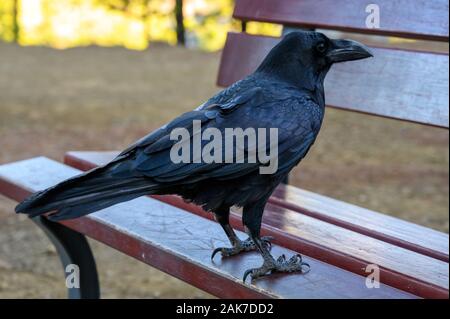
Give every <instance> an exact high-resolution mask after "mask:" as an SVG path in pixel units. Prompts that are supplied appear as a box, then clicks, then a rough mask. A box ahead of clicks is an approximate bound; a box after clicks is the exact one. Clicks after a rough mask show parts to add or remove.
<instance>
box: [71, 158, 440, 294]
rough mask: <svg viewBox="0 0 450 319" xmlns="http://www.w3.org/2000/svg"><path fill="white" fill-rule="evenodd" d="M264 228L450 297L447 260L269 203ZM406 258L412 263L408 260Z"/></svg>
mask: <svg viewBox="0 0 450 319" xmlns="http://www.w3.org/2000/svg"><path fill="white" fill-rule="evenodd" d="M115 154H117V153H114V152H107V153H105V154H104V156H103V158H102V156H101V152H98V153H95V152H70V153H68V155H67V156H66V159H65V161H66V163H68V164H69V165H73V166H75V167H78V168H80V169H83V170H86V169H90V168H92V167H94V166H97V165H101V164H104V163H106V162H108V161H109V160H110V159H111V158H112V157H114V155H115ZM157 198H159V199H161V200H163V201H165V202H167V203H170V204H172V205H175V206H177V207H181V208H183V209H186V210H189V211H191V212H193V213H195V214H198V215H201V216H204V217H207V218H211V217H212V216H211V214H208V213H206V212H204V211H202V210H201V209H200V208H199V207H197V206H194V205H191V204H186V203H184V202H183V201H182V200H181V199H180V198H178V197H176V196H158V197H157ZM231 220H232V225H233V227H235V228H238V229H242V225H241V222H240V216H239V215H238V214H236V213H233V214H232V218H231ZM405 223H406V222H405ZM263 231H265V232H266V233H270V234H271V235H274V236H275V237H276V240H275V242H277V243H279V244H281V245H283V246H285V247H289V248H290V249H294V250H300V251H302V252H304V253H306V254H310V255H312V256H314V257H315V258H318V259H321V260H325V261H327V262H329V263H332V264H334V265H337V266H339V267H342V268H345V269H347V270H350V271H353V272H355V273H359V274H364V269H365V266H367V264H369V263H376V264H378V265H380V266H381V267H382V276H381V278H382V280H384V282H385V283H388V284H389V285H392V286H395V287H397V288H400V289H410V290H409V291H413V292H414V293H416V294H419V295H421V296H425V297H430V296H441V297H442V296H446V295H447V296H448V263H446V262H442V261H439V260H436V259H434V258H430V257H428V256H424V255H421V254H418V253H415V252H412V251H408V250H406V249H403V248H400V247H397V246H394V245H391V244H387V243H383V242H382V241H380V240H377V239H374V238H370V237H367V236H363V235H361V234H358V233H355V232H353V231H349V230H346V229H344V228H341V227H338V226H335V225H330V224H328V223H325V222H323V221H320V220H317V219H315V218H311V217H308V216H304V215H301V214H298V213H297V212H295V211H292V210H288V209H282V208H281V207H277V206H274V205H268V207H267V209H266V212H265V214H264V220H263ZM405 260H409V262H407V263H405ZM419 265H420V266H419ZM439 287H440V288H439Z"/></svg>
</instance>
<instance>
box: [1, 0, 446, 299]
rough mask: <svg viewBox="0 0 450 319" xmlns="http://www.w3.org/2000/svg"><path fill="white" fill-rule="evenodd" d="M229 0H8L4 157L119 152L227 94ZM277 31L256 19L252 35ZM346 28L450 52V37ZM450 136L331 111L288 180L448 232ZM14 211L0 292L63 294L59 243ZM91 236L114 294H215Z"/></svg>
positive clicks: (4, 231) (9, 210)
mask: <svg viewBox="0 0 450 319" xmlns="http://www.w3.org/2000/svg"><path fill="white" fill-rule="evenodd" d="M233 3H234V1H233V0H184V1H181V0H0V150H1V152H0V164H3V163H7V162H10V161H15V160H21V159H25V158H30V157H34V156H41V155H42V156H47V157H50V158H53V159H55V160H58V161H60V160H62V158H63V155H64V153H65V152H66V151H69V150H120V149H123V148H125V147H126V146H127V145H129V144H130V143H132V142H133V141H135V140H136V139H138V138H140V137H141V136H143V135H145V134H147V133H149V132H150V131H152V130H154V129H156V128H158V127H160V126H161V125H162V124H164V123H165V122H166V121H169V120H170V119H172V118H173V117H175V116H177V115H178V114H180V113H182V112H186V111H189V110H192V109H193V108H195V107H196V106H198V105H200V104H201V103H202V102H203V101H205V100H206V99H207V98H209V97H210V96H211V95H213V94H214V93H215V92H217V91H218V90H219V88H217V87H216V85H215V79H216V74H217V69H218V65H219V59H220V49H221V48H222V46H223V44H224V41H225V39H226V33H227V32H228V31H232V30H239V28H240V24H239V22H236V21H233V20H232V18H231V14H232V10H233ZM181 13H182V14H181ZM281 30H282V28H281V26H279V25H272V24H262V23H249V24H248V25H247V31H248V32H249V33H259V34H269V35H280V34H281ZM332 36H336V34H334V35H333V34H332ZM337 36H342V35H337ZM346 36H351V37H353V38H355V39H357V40H360V41H363V42H365V43H370V41H376V44H377V45H383V46H389V45H390V44H392V43H395V44H396V46H399V44H401V45H403V46H408V47H413V48H417V49H420V48H423V46H427V49H428V50H434V51H438V52H448V45H446V44H445V43H444V44H443V43H421V42H419V41H413V40H406V41H405V40H400V39H394V38H380V37H378V38H376V39H375V40H374V39H372V38H374V37H371V39H370V40H369V39H368V38H364V37H361V36H358V35H346ZM372 43H373V42H372ZM349 89H351V88H349ZM448 143H449V135H448V130H445V129H440V128H434V127H426V126H423V125H418V124H411V123H404V122H399V121H395V120H387V119H383V118H377V117H370V116H365V115H361V114H356V113H350V112H344V111H337V110H333V109H328V110H327V114H326V116H325V120H324V124H323V129H322V131H321V133H320V135H319V138H318V141H317V143H316V144H315V145H314V147H313V148H312V150H311V152H310V154H309V155H308V157H307V158H306V159H305V160H303V161H302V163H301V164H300V165H299V167H297V168H296V169H295V170H294V171H293V173H292V174H291V183H292V184H293V185H295V186H298V187H302V188H305V189H308V190H312V191H315V192H318V193H320V194H323V195H327V196H331V197H333V198H337V199H340V200H344V201H347V202H351V203H354V204H357V205H360V206H363V207H366V208H369V209H373V210H376V211H381V212H383V213H386V214H390V215H393V216H396V217H399V218H402V219H406V220H409V221H412V222H415V223H418V224H421V225H424V226H427V227H432V228H434V229H437V230H440V231H444V232H448V230H449V216H448V214H449V210H448V206H449V168H448V165H449V153H448ZM14 206H15V203H14V202H13V201H11V200H8V199H7V198H6V197H3V196H0V298H11V297H17V298H36V297H40V298H47V297H58V298H59V297H61V298H64V297H65V289H64V285H63V281H62V271H61V266H60V264H59V261H58V259H57V255H56V252H55V250H54V248H53V246H52V245H51V244H50V242H49V241H48V239H47V238H46V237H45V236H44V235H43V234H42V232H41V231H40V230H39V229H38V228H37V227H36V226H35V225H34V224H32V223H31V222H30V221H29V220H28V219H27V218H26V217H25V216H17V215H15V214H13V210H14ZM91 244H92V246H93V250H94V254H95V255H96V260H97V263H98V268H99V273H100V280H101V283H102V295H103V296H104V297H109V298H114V297H136V298H162V297H184V298H200V297H210V296H208V295H207V294H205V293H203V292H201V291H199V290H197V289H195V288H193V287H190V286H188V285H186V284H184V283H182V282H180V281H178V280H177V279H175V278H172V277H170V276H167V275H165V274H164V273H162V272H160V271H157V270H155V269H153V268H151V267H148V266H146V265H144V264H141V263H140V262H137V261H135V260H133V259H131V258H129V257H127V256H124V255H122V254H121V253H119V252H117V251H114V250H112V249H110V248H108V247H106V246H104V245H102V244H100V243H97V242H94V241H91Z"/></svg>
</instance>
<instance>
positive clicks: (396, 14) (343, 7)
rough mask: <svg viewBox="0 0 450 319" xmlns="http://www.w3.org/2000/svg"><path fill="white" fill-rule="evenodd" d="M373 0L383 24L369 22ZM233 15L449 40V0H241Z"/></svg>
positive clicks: (321, 27) (297, 25) (310, 26)
mask: <svg viewBox="0 0 450 319" xmlns="http://www.w3.org/2000/svg"><path fill="white" fill-rule="evenodd" d="M369 3H375V4H376V5H378V7H379V11H380V17H381V19H380V20H381V21H380V27H379V28H373V29H369V28H367V26H366V18H367V16H368V15H369V13H367V12H366V7H367V5H368V4H369ZM233 17H234V18H236V19H239V20H243V21H261V22H271V23H278V24H287V25H292V26H296V27H301V28H320V29H332V30H340V31H349V32H358V33H367V34H378V35H385V36H398V37H406V38H415V39H425V40H437V41H448V0H433V1H425V0H396V1H392V0H377V1H375V2H370V1H366V0H347V1H335V0H320V1H317V0H301V1H299V0H283V1H274V0H237V1H236V4H235V9H234V13H233Z"/></svg>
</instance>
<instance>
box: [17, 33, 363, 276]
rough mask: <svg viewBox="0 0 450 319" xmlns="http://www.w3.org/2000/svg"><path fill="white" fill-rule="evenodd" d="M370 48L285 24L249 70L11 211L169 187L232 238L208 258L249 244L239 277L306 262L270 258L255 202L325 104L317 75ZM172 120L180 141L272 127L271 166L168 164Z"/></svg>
mask: <svg viewBox="0 0 450 319" xmlns="http://www.w3.org/2000/svg"><path fill="white" fill-rule="evenodd" d="M370 56H372V54H371V53H370V51H369V50H368V49H367V48H366V47H365V46H364V45H362V44H360V43H358V42H356V41H352V40H332V39H329V38H328V37H326V36H325V35H324V34H322V33H319V32H313V31H296V32H291V33H288V34H287V35H285V36H284V37H283V38H282V40H281V41H280V42H279V43H278V44H277V45H276V46H275V47H274V48H272V50H271V51H270V52H269V53H268V55H267V56H266V57H265V59H264V60H263V62H262V63H261V64H260V65H259V67H258V68H257V69H256V71H255V72H253V73H252V74H251V75H249V76H247V77H246V78H244V79H242V80H240V81H238V82H236V83H234V84H233V85H231V86H230V87H228V88H226V89H225V90H223V91H221V92H219V93H217V94H216V95H215V96H213V97H212V98H211V99H209V100H208V101H206V102H205V103H204V104H202V105H201V106H200V107H198V108H197V109H195V110H194V111H191V112H188V113H185V114H183V115H181V116H179V117H177V118H175V119H174V120H173V121H171V122H169V123H168V124H166V125H164V126H162V127H161V128H159V129H157V130H156V131H153V132H152V133H150V134H148V135H147V136H145V137H143V138H141V139H140V140H138V141H137V142H135V143H134V144H133V145H131V146H130V147H128V148H127V149H125V150H124V151H123V152H121V153H120V154H119V155H118V156H117V157H116V158H115V159H114V160H112V161H111V162H110V163H108V164H106V165H104V166H101V167H98V168H95V169H92V170H90V171H88V172H86V173H84V174H81V175H78V176H75V177H73V178H70V179H68V180H65V181H63V182H61V183H59V184H57V185H55V186H53V187H50V188H48V189H46V190H43V191H40V192H37V193H34V194H32V195H31V196H30V197H28V198H27V199H25V200H24V201H23V202H22V203H20V204H19V205H17V207H16V212H17V213H26V214H28V215H29V216H30V217H35V216H38V215H41V214H44V213H49V214H48V218H49V219H50V220H54V221H58V220H64V219H71V218H76V217H80V216H83V215H86V214H89V213H92V212H95V211H98V210H100V209H103V208H106V207H109V206H112V205H114V204H117V203H120V202H124V201H128V200H131V199H134V198H136V197H139V196H142V195H148V194H178V195H180V196H182V197H183V198H184V199H185V200H188V201H191V202H194V203H195V204H198V205H201V206H202V207H203V208H204V209H206V210H207V211H210V212H212V213H213V214H214V216H215V219H216V221H217V222H219V223H220V225H221V226H222V228H223V229H224V231H225V233H226V235H227V237H228V238H229V240H230V242H231V245H232V247H231V248H217V249H215V250H214V252H213V254H212V256H211V258H213V257H214V255H215V254H216V253H218V252H220V253H221V254H222V256H224V257H226V256H232V255H236V254H238V253H240V252H242V251H249V250H258V251H259V252H260V253H261V255H262V257H263V259H264V263H263V265H262V266H261V267H259V268H253V269H249V270H247V271H246V272H245V274H244V282H245V279H246V277H247V276H248V275H250V276H251V278H252V279H254V278H257V277H260V276H264V275H268V274H270V273H272V272H293V271H299V272H302V271H304V270H305V269H306V268H304V267H306V266H307V267H308V269H309V265H307V264H306V263H303V262H302V259H301V256H300V255H295V256H293V257H292V258H290V259H286V258H285V257H284V256H281V257H280V258H278V259H274V258H273V257H272V255H271V254H270V251H269V250H270V238H267V237H261V236H260V228H261V219H262V215H263V212H264V206H265V204H266V202H267V200H268V198H269V196H270V195H271V194H272V192H273V191H274V189H275V187H276V186H277V185H278V184H279V183H280V182H281V181H282V180H283V179H284V178H285V177H286V176H287V174H288V173H289V171H290V170H291V169H292V168H293V167H294V166H295V165H297V164H298V163H299V162H300V161H301V159H302V158H303V157H304V156H305V155H306V153H307V152H308V151H309V149H310V148H311V146H312V145H313V143H314V141H315V139H316V137H317V134H318V133H319V130H320V127H321V124H322V120H323V116H324V109H325V95H324V87H323V82H324V78H325V75H326V74H327V72H328V70H329V69H330V67H331V65H332V64H333V63H337V62H343V61H351V60H358V59H363V58H367V57H370ZM196 121H197V123H200V124H201V125H202V126H201V129H200V130H198V129H197V130H196V129H195V128H194V123H195V122H196ZM179 128H183V129H186V130H187V131H188V132H190V139H188V140H187V143H189V142H190V140H192V139H193V138H195V136H196V135H197V134H200V133H204V132H206V130H207V129H211V128H214V129H217V130H218V131H219V132H221V133H223V132H225V131H226V129H227V128H241V129H243V130H245V129H248V128H258V129H260V128H267V129H269V128H276V129H277V130H278V131H277V132H278V136H277V147H278V152H277V154H276V155H277V165H278V166H277V169H276V170H275V171H274V172H273V173H271V174H261V173H260V171H259V169H260V168H261V167H263V166H266V165H267V163H264V162H262V161H260V160H258V161H256V162H254V163H251V162H250V161H247V162H245V161H244V162H242V161H239V160H237V158H236V155H235V154H234V153H232V154H233V155H232V156H233V159H234V161H231V162H226V163H222V162H220V161H217V162H215V161H213V162H209V163H206V162H205V161H193V162H184V161H181V162H177V163H175V162H174V161H173V160H172V158H171V156H170V153H171V149H172V148H173V147H174V145H176V143H177V141H176V140H174V139H172V137H171V132H173V130H175V129H179ZM223 144H226V143H223ZM204 145H205V142H204V141H202V146H204ZM233 145H234V144H233ZM189 147H190V146H189ZM224 148H225V146H223V145H222V149H224ZM254 148H255V143H250V142H249V141H247V142H246V143H245V144H244V150H243V151H244V154H245V156H247V157H248V155H249V154H250V153H251V152H253V151H254ZM266 148H267V146H266ZM191 149H192V148H191ZM224 151H225V152H229V150H224ZM267 151H268V149H267ZM231 206H239V207H242V208H243V213H242V221H243V224H244V226H245V231H246V233H247V234H248V235H249V238H248V239H247V240H241V239H239V238H238V237H237V235H236V234H235V232H234V231H233V229H232V228H231V226H230V224H229V213H230V207H231Z"/></svg>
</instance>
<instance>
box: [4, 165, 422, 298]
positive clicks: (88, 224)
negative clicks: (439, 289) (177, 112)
mask: <svg viewBox="0 0 450 319" xmlns="http://www.w3.org/2000/svg"><path fill="white" fill-rule="evenodd" d="M78 173H79V171H78V170H76V169H74V168H71V167H68V166H65V165H63V164H60V163H58V162H55V161H52V160H49V159H47V158H43V157H40V158H33V159H29V160H25V161H20V162H15V163H10V164H5V165H1V166H0V193H2V194H5V195H7V196H9V197H11V198H12V199H14V200H17V201H20V200H22V199H23V198H24V196H25V195H27V194H29V193H30V192H34V191H37V190H41V189H44V188H46V187H49V186H51V185H53V184H55V183H57V182H60V181H62V180H64V179H66V178H69V177H72V176H74V175H76V174H78ZM63 224H64V225H66V226H67V227H69V228H71V229H74V230H76V231H78V232H81V233H83V234H85V235H87V236H89V237H92V238H94V239H96V240H98V241H101V242H103V243H105V244H107V245H109V246H111V247H113V248H115V249H117V250H119V251H122V252H123V253H125V254H127V255H129V256H132V257H134V258H136V259H138V260H140V261H142V262H144V263H147V264H149V265H151V266H154V267H156V268H158V269H160V270H162V271H164V272H166V273H168V274H170V275H173V276H175V277H177V278H180V279H181V280H183V281H186V282H188V283H190V284H192V285H194V286H196V287H198V288H200V289H203V290H205V291H207V292H210V293H212V294H214V295H216V296H218V297H223V298H413V297H414V296H412V295H410V294H408V293H405V292H402V291H400V290H397V289H395V288H392V287H389V286H386V285H384V284H382V285H381V287H380V288H379V289H367V288H366V286H365V278H364V277H362V276H358V275H355V274H352V273H350V272H347V271H345V270H342V269H339V268H337V267H334V266H332V265H329V264H327V263H323V262H320V261H317V260H315V259H313V258H310V257H308V256H305V259H306V260H307V261H308V262H309V263H310V264H311V267H312V269H314V271H311V272H309V273H307V274H291V275H286V276H279V275H275V276H270V277H267V278H262V279H261V280H258V281H256V282H255V283H254V284H251V285H248V284H243V283H242V281H241V276H242V274H243V272H244V270H245V269H247V268H249V267H255V266H257V265H258V264H260V262H261V258H260V256H258V254H257V253H248V254H242V255H239V256H236V257H235V258H230V259H222V260H220V259H219V258H218V260H217V261H215V262H212V261H211V260H210V254H211V251H212V249H213V248H214V247H217V246H219V245H226V244H227V243H226V241H225V238H224V237H225V236H223V234H222V230H221V228H220V226H219V225H218V224H217V223H215V222H212V221H210V220H207V219H205V218H202V217H200V216H196V215H193V214H189V213H187V212H186V211H183V210H180V209H178V208H176V207H173V206H170V205H167V204H165V203H162V202H160V201H157V200H154V199H151V198H148V197H141V198H138V199H135V200H133V201H129V202H127V203H122V204H118V205H115V206H113V207H110V208H107V209H104V210H102V211H99V212H96V213H93V214H91V215H88V216H86V217H82V218H78V219H74V220H70V221H65V222H63ZM239 235H240V236H243V234H242V233H240V234H239ZM273 252H274V254H276V255H279V254H287V255H290V254H293V253H294V252H293V251H289V250H287V249H285V248H283V247H279V246H276V245H275V246H274V248H273Z"/></svg>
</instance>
